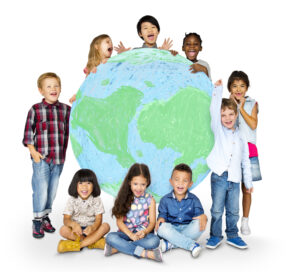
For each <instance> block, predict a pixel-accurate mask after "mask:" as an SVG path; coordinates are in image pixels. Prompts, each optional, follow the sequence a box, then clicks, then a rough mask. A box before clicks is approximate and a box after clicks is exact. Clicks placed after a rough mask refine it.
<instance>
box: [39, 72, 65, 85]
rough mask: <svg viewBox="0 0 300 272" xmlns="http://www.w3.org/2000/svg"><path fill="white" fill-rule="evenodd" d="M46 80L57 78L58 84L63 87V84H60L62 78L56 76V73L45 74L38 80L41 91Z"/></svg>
mask: <svg viewBox="0 0 300 272" xmlns="http://www.w3.org/2000/svg"><path fill="white" fill-rule="evenodd" d="M46 78H56V79H57V81H58V83H59V87H61V82H60V77H59V76H58V75H57V74H55V73H51V72H49V73H44V74H42V75H40V76H39V78H38V80H37V86H38V88H39V89H41V88H42V84H43V81H44V80H45V79H46Z"/></svg>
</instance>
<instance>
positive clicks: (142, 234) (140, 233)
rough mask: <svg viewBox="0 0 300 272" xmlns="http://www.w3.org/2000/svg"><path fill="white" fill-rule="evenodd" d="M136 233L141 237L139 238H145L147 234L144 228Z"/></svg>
mask: <svg viewBox="0 0 300 272" xmlns="http://www.w3.org/2000/svg"><path fill="white" fill-rule="evenodd" d="M135 234H136V235H137V236H138V237H139V239H138V240H140V239H143V238H144V237H145V236H146V234H145V231H144V230H140V231H138V232H136V233H135Z"/></svg>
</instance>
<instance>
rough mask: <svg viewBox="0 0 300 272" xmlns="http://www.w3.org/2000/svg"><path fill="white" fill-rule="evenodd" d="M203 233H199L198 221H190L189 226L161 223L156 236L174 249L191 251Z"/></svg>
mask: <svg viewBox="0 0 300 272" xmlns="http://www.w3.org/2000/svg"><path fill="white" fill-rule="evenodd" d="M202 233H203V231H200V221H199V219H196V220H192V221H191V222H190V223H189V224H182V225H178V226H175V225H172V224H171V223H162V224H161V225H160V227H159V228H158V231H157V234H158V236H160V237H161V238H164V239H165V240H167V241H169V242H170V243H171V244H173V245H174V246H175V247H180V248H184V249H186V250H192V249H193V247H194V246H195V241H196V240H198V238H199V237H200V235H201V234H202Z"/></svg>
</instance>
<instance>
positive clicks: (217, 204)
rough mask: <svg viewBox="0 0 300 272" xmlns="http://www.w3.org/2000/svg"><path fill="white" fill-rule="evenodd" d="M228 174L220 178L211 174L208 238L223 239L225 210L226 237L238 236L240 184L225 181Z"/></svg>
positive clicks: (225, 173)
mask: <svg viewBox="0 0 300 272" xmlns="http://www.w3.org/2000/svg"><path fill="white" fill-rule="evenodd" d="M227 178H228V172H224V173H223V174H222V175H221V176H218V175H217V174H215V173H212V174H211V198H212V207H211V209H210V211H211V225H210V236H215V237H219V238H221V239H222V238H223V236H222V216H223V212H224V207H225V208H226V230H225V232H226V235H227V238H228V239H230V238H235V237H237V236H238V228H237V222H238V220H239V196H240V184H239V183H235V182H230V181H228V180H227Z"/></svg>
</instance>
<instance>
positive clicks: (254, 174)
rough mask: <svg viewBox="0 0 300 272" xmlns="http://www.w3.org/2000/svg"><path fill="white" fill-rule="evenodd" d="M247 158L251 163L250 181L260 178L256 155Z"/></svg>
mask: <svg viewBox="0 0 300 272" xmlns="http://www.w3.org/2000/svg"><path fill="white" fill-rule="evenodd" d="M249 159H250V163H251V173H252V181H259V180H261V179H262V178H261V173H260V167H259V160H258V157H251V158H249Z"/></svg>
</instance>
